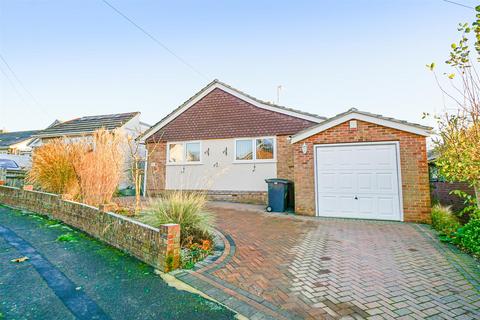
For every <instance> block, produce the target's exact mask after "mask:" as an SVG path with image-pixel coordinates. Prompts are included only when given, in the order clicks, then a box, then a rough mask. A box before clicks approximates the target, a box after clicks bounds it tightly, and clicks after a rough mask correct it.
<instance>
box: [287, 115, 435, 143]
mask: <svg viewBox="0 0 480 320" xmlns="http://www.w3.org/2000/svg"><path fill="white" fill-rule="evenodd" d="M349 120H361V121H365V122H370V123H374V124H378V125H379V126H383V127H387V128H393V129H397V130H400V131H405V132H410V133H414V134H418V135H421V136H425V137H428V136H429V135H430V132H429V131H428V130H426V129H422V128H419V127H416V126H412V125H409V124H406V123H399V122H396V121H391V120H387V119H382V118H377V117H373V116H369V115H365V114H362V113H356V112H352V113H348V114H346V115H344V116H341V117H338V118H334V119H332V120H325V122H324V123H320V124H319V125H316V126H314V127H313V128H310V129H307V130H305V131H302V132H299V133H297V134H296V135H294V136H293V137H292V139H291V143H292V144H293V143H296V142H299V141H302V140H304V139H306V138H308V137H311V136H313V135H314V134H317V133H320V132H322V131H325V130H327V129H330V128H333V127H335V126H337V125H339V124H342V123H344V122H346V121H349Z"/></svg>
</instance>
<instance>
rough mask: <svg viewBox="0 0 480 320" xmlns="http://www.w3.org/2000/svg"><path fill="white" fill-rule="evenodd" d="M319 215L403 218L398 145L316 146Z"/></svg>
mask: <svg viewBox="0 0 480 320" xmlns="http://www.w3.org/2000/svg"><path fill="white" fill-rule="evenodd" d="M315 152H316V186H317V187H316V189H317V191H316V192H317V214H318V215H319V216H327V217H342V218H361V219H381V220H398V221H400V220H401V219H402V218H401V209H400V204H401V201H400V192H399V170H400V168H399V164H398V161H397V144H396V143H384V144H375V143H371V144H368V143H366V144H361V143H357V144H345V145H342V144H339V145H317V146H315Z"/></svg>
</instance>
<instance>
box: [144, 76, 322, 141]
mask: <svg viewBox="0 0 480 320" xmlns="http://www.w3.org/2000/svg"><path fill="white" fill-rule="evenodd" d="M215 85H221V86H224V87H226V88H228V89H230V90H232V91H235V92H237V93H238V94H240V95H243V96H245V97H247V98H249V99H252V100H254V101H256V102H258V103H260V104H264V105H266V106H269V107H273V108H276V109H278V110H279V111H280V112H281V111H282V110H283V111H289V112H295V113H298V114H300V115H304V116H308V117H313V118H317V119H318V120H320V121H323V120H325V119H326V118H325V117H322V116H319V115H317V114H313V113H308V112H304V111H300V110H297V109H292V108H289V107H285V106H280V105H277V104H273V103H270V102H267V101H262V100H260V99H257V98H255V97H253V96H251V95H249V94H247V93H245V92H243V91H241V90H238V89H236V88H234V87H232V86H230V85H228V84H226V83H224V82H222V81H220V80H218V79H215V80H213V81H212V82H210V83H209V84H207V85H206V86H205V87H203V88H202V89H201V90H200V91H198V92H197V93H196V94H194V95H193V96H192V97H190V98H189V99H188V100H187V101H185V102H184V103H182V104H181V105H180V106H179V107H177V108H175V109H174V110H173V111H172V112H170V113H169V114H167V115H166V116H165V117H163V118H162V119H161V120H160V121H158V122H157V123H156V124H154V125H153V126H151V127H150V129H148V130H147V131H145V132H144V133H143V134H142V136H141V137H148V136H150V135H151V134H153V132H154V131H155V130H158V128H157V125H159V124H160V123H162V122H163V121H164V120H166V119H168V118H169V117H170V116H172V115H174V114H175V113H176V112H177V111H179V110H180V109H182V108H183V107H185V106H187V105H188V104H189V103H191V102H192V101H194V100H195V99H196V98H197V97H199V96H201V95H202V94H203V93H204V92H206V91H207V90H209V89H210V88H211V87H212V86H215ZM141 137H140V138H141Z"/></svg>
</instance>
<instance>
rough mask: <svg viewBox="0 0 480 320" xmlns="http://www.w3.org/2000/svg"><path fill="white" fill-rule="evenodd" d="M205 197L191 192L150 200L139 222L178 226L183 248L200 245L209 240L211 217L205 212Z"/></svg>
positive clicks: (176, 193)
mask: <svg viewBox="0 0 480 320" xmlns="http://www.w3.org/2000/svg"><path fill="white" fill-rule="evenodd" d="M206 203H207V198H206V195H205V194H203V193H192V192H181V191H177V192H173V193H170V194H168V195H166V196H165V197H163V198H159V199H155V200H152V202H151V203H150V205H149V206H148V207H147V208H146V209H145V211H144V212H142V214H141V216H140V218H139V220H140V221H142V222H144V223H146V224H149V225H151V226H154V227H158V226H160V225H161V224H165V223H177V224H179V225H180V228H181V229H180V238H181V240H180V241H181V245H182V246H183V247H185V246H188V245H189V244H191V243H199V244H202V242H203V240H211V235H210V231H211V229H212V227H213V216H212V215H211V214H210V213H208V212H206V211H205V205H206Z"/></svg>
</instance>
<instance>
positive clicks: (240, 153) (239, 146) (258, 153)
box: [235, 138, 275, 161]
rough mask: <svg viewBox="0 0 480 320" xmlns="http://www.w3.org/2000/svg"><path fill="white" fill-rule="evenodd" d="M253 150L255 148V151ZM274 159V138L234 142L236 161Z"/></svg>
mask: <svg viewBox="0 0 480 320" xmlns="http://www.w3.org/2000/svg"><path fill="white" fill-rule="evenodd" d="M253 148H255V151H254V149H253ZM274 159H275V139H274V138H253V139H238V140H236V141H235V160H236V161H250V160H253V161H268V160H274Z"/></svg>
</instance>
